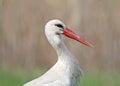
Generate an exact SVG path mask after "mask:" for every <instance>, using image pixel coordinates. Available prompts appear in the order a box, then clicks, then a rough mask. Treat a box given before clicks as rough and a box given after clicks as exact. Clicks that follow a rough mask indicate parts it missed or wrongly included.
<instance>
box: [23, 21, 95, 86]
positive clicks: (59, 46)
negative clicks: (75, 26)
mask: <svg viewBox="0 0 120 86" xmlns="http://www.w3.org/2000/svg"><path fill="white" fill-rule="evenodd" d="M45 35H46V37H47V39H48V42H49V43H50V44H51V45H52V47H53V48H54V49H55V51H56V53H57V55H58V60H57V62H56V63H55V65H54V66H53V67H51V68H50V69H49V70H48V71H47V72H46V73H44V74H43V75H42V76H40V77H38V78H36V79H34V80H32V81H30V82H27V83H26V84H24V85H23V86H79V85H80V77H81V76H82V69H81V68H80V63H79V61H78V59H77V58H76V57H75V56H74V55H73V54H72V53H71V52H70V51H69V50H68V48H67V47H66V46H65V43H64V41H63V36H62V35H64V36H66V37H68V38H71V39H74V40H76V41H78V42H80V43H82V44H84V45H87V46H89V47H94V46H93V45H92V44H91V43H90V42H88V41H86V40H85V39H84V38H83V37H81V36H79V35H77V34H76V33H75V32H73V31H72V30H71V29H69V28H68V27H67V26H66V25H65V24H64V23H63V22H62V21H61V20H58V19H53V20H50V21H48V22H47V24H46V25H45Z"/></svg>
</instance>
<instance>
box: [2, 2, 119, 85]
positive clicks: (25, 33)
mask: <svg viewBox="0 0 120 86" xmlns="http://www.w3.org/2000/svg"><path fill="white" fill-rule="evenodd" d="M51 19H60V20H61V21H63V22H64V23H65V24H66V25H67V26H68V27H70V28H71V29H72V30H74V31H75V32H77V33H78V34H79V35H81V36H83V37H84V38H85V39H87V40H88V41H90V42H91V43H92V44H93V45H94V46H95V48H89V47H86V46H84V45H82V44H80V43H78V42H76V41H73V40H71V39H68V38H66V37H64V39H65V43H66V45H67V47H68V48H69V49H70V51H71V52H72V53H73V54H74V55H75V56H76V57H77V58H78V59H79V60H80V63H81V67H82V69H83V70H84V71H85V72H87V74H88V76H92V74H91V73H90V72H91V71H92V72H94V71H99V72H102V74H101V73H100V74H101V75H103V76H104V75H106V74H108V76H109V78H110V80H109V81H108V82H110V81H112V80H114V78H116V77H118V76H119V79H120V0H0V69H1V71H2V72H0V74H1V75H3V74H2V73H5V70H4V69H5V68H7V70H8V71H9V72H10V71H14V70H16V69H20V70H19V71H23V70H35V69H46V70H47V69H49V68H50V67H51V66H53V65H54V64H55V62H56V60H57V55H56V52H55V51H54V49H53V48H52V47H51V46H50V44H49V43H48V41H47V39H46V37H45V34H44V26H45V24H46V23H47V22H48V21H49V20H51ZM39 71H40V70H39ZM106 71H107V73H106ZM17 72H18V71H17ZM104 72H105V73H104ZM108 72H110V75H109V73H108ZM111 72H112V73H111ZM113 72H114V73H113ZM7 73H8V72H7ZM7 73H5V75H6V74H7ZM89 73H90V74H91V75H90V74H89ZM12 74H13V76H14V74H16V72H12ZM87 74H86V75H87ZM112 74H113V77H114V78H113V77H112ZM18 75H19V73H18ZM23 75H24V76H23V77H25V75H26V74H24V73H23ZM34 75H35V76H37V75H39V73H38V72H37V73H36V72H35V73H34V74H33V76H34ZM93 75H94V73H93ZM101 75H100V76H101ZM15 76H16V75H15ZM15 76H14V77H15ZM19 76H21V75H19ZM28 76H29V75H28ZM98 76H99V73H98V72H97V74H96V77H98ZM108 76H106V77H107V78H106V79H108ZM110 76H111V77H110ZM3 77H4V80H6V78H5V76H3ZM3 77H2V78H1V81H0V83H1V82H2V84H1V86H7V85H5V83H4V82H3V81H4V80H3ZM11 77H12V75H11ZM17 77H18V76H17ZM23 77H22V79H21V80H22V81H21V84H23V82H25V81H29V80H31V79H33V77H31V79H30V78H29V79H28V78H26V79H25V80H24V79H23ZM85 77H86V78H87V76H85ZM103 78H104V77H103ZM10 79H11V78H10ZM119 79H118V80H119ZM2 80H3V81H2ZM85 80H86V79H83V84H84V83H85V82H86V81H85ZM90 80H91V78H90ZM95 80H96V79H95ZM98 81H99V80H98ZM104 81H105V80H104ZM115 81H117V80H115ZM11 82H12V81H11ZM91 82H92V81H91ZM93 82H95V81H94V79H93ZM96 82H97V81H96ZM87 83H89V82H87ZM99 83H102V82H99ZM114 83H116V82H114ZM93 84H94V83H93ZM9 86H10V85H9ZM11 86H20V85H11ZM84 86H93V85H90V84H89V85H84ZM97 86H99V85H97ZM100 86H104V85H102V84H100ZM105 86H108V85H107V84H105ZM109 86H120V82H119V83H118V84H111V85H110V84H109Z"/></svg>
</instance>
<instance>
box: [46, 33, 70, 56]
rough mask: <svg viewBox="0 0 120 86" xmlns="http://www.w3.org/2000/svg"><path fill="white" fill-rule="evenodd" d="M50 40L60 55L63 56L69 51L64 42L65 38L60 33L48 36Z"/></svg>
mask: <svg viewBox="0 0 120 86" xmlns="http://www.w3.org/2000/svg"><path fill="white" fill-rule="evenodd" d="M47 38H48V41H49V43H50V44H51V45H52V47H53V48H54V49H55V51H56V52H57V55H58V57H59V56H61V55H62V54H63V53H67V52H69V50H68V49H67V47H66V46H65V44H64V42H63V38H62V37H61V36H60V35H54V36H51V35H50V36H48V35H47Z"/></svg>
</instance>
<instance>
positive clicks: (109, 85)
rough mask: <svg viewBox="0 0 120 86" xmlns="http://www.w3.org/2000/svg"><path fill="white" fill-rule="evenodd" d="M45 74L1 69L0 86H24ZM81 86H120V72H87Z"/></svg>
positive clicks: (82, 78)
mask: <svg viewBox="0 0 120 86" xmlns="http://www.w3.org/2000/svg"><path fill="white" fill-rule="evenodd" d="M43 73H44V71H43V70H42V71H41V70H34V71H23V70H20V69H19V70H12V71H10V70H7V69H0V86H22V85H23V84H24V83H26V82H28V81H30V80H32V79H34V78H36V77H38V76H40V75H41V74H43ZM81 84H82V86H120V72H117V71H116V72H110V71H107V72H86V73H84V76H83V77H81Z"/></svg>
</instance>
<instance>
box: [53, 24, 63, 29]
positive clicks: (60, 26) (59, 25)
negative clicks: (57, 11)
mask: <svg viewBox="0 0 120 86" xmlns="http://www.w3.org/2000/svg"><path fill="white" fill-rule="evenodd" d="M55 26H57V27H59V28H64V27H63V25H61V24H55Z"/></svg>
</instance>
